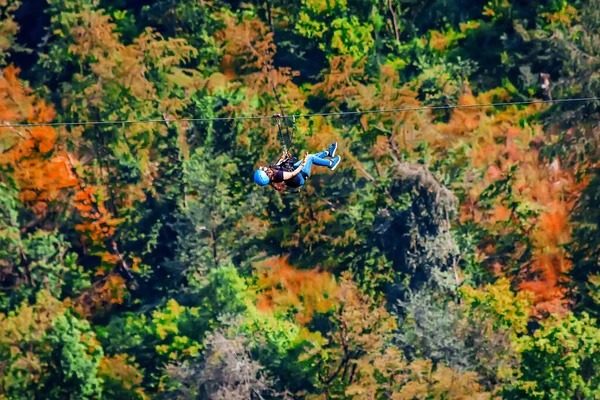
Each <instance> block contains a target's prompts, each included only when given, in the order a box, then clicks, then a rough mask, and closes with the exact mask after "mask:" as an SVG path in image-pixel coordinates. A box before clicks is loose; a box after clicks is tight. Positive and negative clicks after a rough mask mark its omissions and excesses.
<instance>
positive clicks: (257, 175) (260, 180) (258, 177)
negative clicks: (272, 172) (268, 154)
mask: <svg viewBox="0 0 600 400" xmlns="http://www.w3.org/2000/svg"><path fill="white" fill-rule="evenodd" d="M270 181H271V178H269V175H267V172H266V168H265V167H259V168H258V169H257V170H256V171H254V182H256V184H257V185H258V186H266V185H268V184H269V182H270Z"/></svg>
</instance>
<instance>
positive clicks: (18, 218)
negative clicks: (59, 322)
mask: <svg viewBox="0 0 600 400" xmlns="http://www.w3.org/2000/svg"><path fill="white" fill-rule="evenodd" d="M27 216H29V212H28V210H26V209H25V208H24V207H23V205H22V203H21V202H20V201H19V199H18V192H17V191H16V190H14V189H10V188H9V187H8V186H7V185H5V184H2V183H0V259H1V260H2V261H0V265H1V266H2V281H3V285H4V287H6V288H7V289H9V290H10V291H9V293H8V295H7V296H2V298H1V299H0V311H11V310H13V309H14V308H15V307H17V306H18V305H19V304H21V303H22V302H23V301H25V300H26V301H34V300H35V296H36V293H38V291H40V290H44V289H45V290H48V291H49V292H50V293H51V294H52V296H54V297H56V298H64V297H66V296H73V295H78V294H79V293H81V291H83V290H84V289H86V288H87V287H89V285H90V283H89V279H90V278H89V275H90V274H89V272H86V271H84V270H83V268H82V267H81V266H80V265H78V262H77V261H78V260H77V255H76V254H75V253H73V252H69V251H68V250H69V243H68V242H67V240H66V239H65V237H64V235H62V234H60V233H58V232H56V231H46V230H43V229H35V230H30V232H29V233H25V232H23V231H22V230H20V229H19V226H20V225H21V224H22V223H23V221H24V219H25V218H27Z"/></svg>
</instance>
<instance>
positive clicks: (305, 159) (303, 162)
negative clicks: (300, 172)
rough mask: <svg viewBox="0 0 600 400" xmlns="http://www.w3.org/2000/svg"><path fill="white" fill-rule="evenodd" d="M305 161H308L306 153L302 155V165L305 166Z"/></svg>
mask: <svg viewBox="0 0 600 400" xmlns="http://www.w3.org/2000/svg"><path fill="white" fill-rule="evenodd" d="M307 161H308V151H307V152H305V153H304V159H303V160H302V165H306V162H307Z"/></svg>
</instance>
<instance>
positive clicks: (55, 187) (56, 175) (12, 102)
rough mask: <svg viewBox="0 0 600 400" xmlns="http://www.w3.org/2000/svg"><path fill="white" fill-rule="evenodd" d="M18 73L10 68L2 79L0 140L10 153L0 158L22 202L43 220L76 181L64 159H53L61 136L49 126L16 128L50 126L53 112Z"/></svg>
mask: <svg viewBox="0 0 600 400" xmlns="http://www.w3.org/2000/svg"><path fill="white" fill-rule="evenodd" d="M19 72H20V71H19V69H18V68H15V67H14V66H8V67H7V68H5V69H4V70H3V71H2V76H0V121H2V124H3V126H2V127H0V140H1V141H2V142H3V143H4V144H6V145H7V148H8V150H7V151H5V152H3V153H2V154H0V167H4V168H8V169H9V170H10V171H11V173H12V176H13V178H14V179H15V181H16V183H17V185H18V187H19V189H20V190H21V200H22V201H23V202H25V203H26V204H28V205H31V206H33V207H34V212H35V214H36V216H38V217H43V216H44V215H45V214H46V211H47V207H48V206H47V204H46V205H44V204H45V203H48V202H52V201H55V200H57V199H59V198H60V197H61V195H64V193H65V192H64V191H63V189H66V188H71V187H73V186H74V185H75V183H76V181H75V179H74V178H73V176H71V175H70V174H69V173H68V169H67V166H66V164H65V163H64V160H63V159H62V158H61V157H58V156H56V155H52V154H51V152H52V151H53V150H54V147H55V144H56V141H57V138H58V135H57V133H56V131H55V130H54V128H52V127H50V126H34V127H28V128H22V127H13V126H12V125H13V124H18V123H21V122H24V121H26V122H27V123H31V124H44V123H48V122H50V121H51V120H52V119H53V118H54V115H55V111H54V108H53V107H52V106H50V105H47V104H46V103H45V102H44V101H43V100H39V99H37V98H35V96H34V95H33V91H32V90H31V89H29V88H26V87H24V86H23V85H22V84H21V82H20V81H19V79H18V74H19Z"/></svg>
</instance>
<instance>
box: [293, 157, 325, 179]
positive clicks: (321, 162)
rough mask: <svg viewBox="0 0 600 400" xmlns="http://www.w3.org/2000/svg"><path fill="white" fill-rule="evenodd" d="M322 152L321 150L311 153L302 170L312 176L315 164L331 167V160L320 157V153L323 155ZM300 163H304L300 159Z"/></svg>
mask: <svg viewBox="0 0 600 400" xmlns="http://www.w3.org/2000/svg"><path fill="white" fill-rule="evenodd" d="M322 153H323V152H319V153H317V154H309V155H308V158H307V159H306V165H305V166H304V168H302V172H304V173H305V174H306V175H309V176H310V171H311V169H312V166H313V164H315V165H319V166H321V167H331V165H332V161H331V160H326V159H324V158H322V157H318V156H319V155H322ZM300 163H302V161H300ZM300 163H298V165H300Z"/></svg>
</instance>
